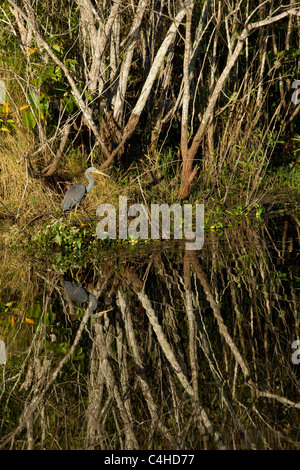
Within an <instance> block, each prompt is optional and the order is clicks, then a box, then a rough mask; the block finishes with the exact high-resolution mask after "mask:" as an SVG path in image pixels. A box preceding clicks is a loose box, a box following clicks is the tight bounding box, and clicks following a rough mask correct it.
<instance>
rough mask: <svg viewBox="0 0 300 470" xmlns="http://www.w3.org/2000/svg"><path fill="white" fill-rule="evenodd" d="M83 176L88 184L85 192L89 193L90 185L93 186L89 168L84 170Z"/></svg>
mask: <svg viewBox="0 0 300 470" xmlns="http://www.w3.org/2000/svg"><path fill="white" fill-rule="evenodd" d="M85 177H86V179H87V180H89V184H88V185H87V186H86V192H87V193H89V192H90V190H91V189H92V187H93V186H94V182H95V181H94V178H93V177H92V175H90V171H89V170H86V172H85Z"/></svg>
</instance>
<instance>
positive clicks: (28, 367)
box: [0, 217, 300, 450]
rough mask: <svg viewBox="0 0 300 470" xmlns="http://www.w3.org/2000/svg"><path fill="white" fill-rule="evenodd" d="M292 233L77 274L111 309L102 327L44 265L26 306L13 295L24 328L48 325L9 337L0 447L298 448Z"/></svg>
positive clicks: (220, 241) (294, 223) (104, 263)
mask: <svg viewBox="0 0 300 470" xmlns="http://www.w3.org/2000/svg"><path fill="white" fill-rule="evenodd" d="M287 220H288V222H287V224H283V225H282V226H283V229H282V231H281V234H280V233H279V232H278V231H277V232H276V237H275V236H274V235H273V230H272V228H273V225H272V223H273V222H272V221H271V222H270V223H269V224H268V225H266V226H264V227H262V228H249V227H247V226H245V227H240V229H239V231H236V232H235V231H231V232H230V233H229V234H228V235H226V234H225V235H224V237H222V238H218V237H216V236H215V235H214V234H211V235H210V237H208V238H207V239H206V240H205V246H204V249H203V250H202V251H201V252H184V251H182V250H181V246H182V245H180V244H176V245H175V246H173V245H172V244H169V245H168V246H167V248H166V249H164V248H163V247H164V245H163V244H160V245H159V248H156V249H154V250H153V251H151V249H150V248H149V249H148V248H147V250H145V249H142V250H141V252H140V253H139V252H137V253H136V254H135V255H132V257H128V256H125V255H115V256H113V255H110V256H108V257H106V258H104V257H103V255H102V256H101V258H99V259H98V260H90V264H89V265H88V266H87V267H86V268H84V267H83V266H78V267H73V269H72V271H74V270H75V271H76V272H77V278H78V277H79V278H80V281H81V285H83V286H85V288H86V289H87V291H88V292H91V293H92V292H93V293H95V292H96V293H97V301H98V304H99V305H100V306H101V308H102V310H105V309H107V310H110V309H111V307H112V306H113V309H112V310H111V311H110V312H108V313H106V314H104V315H103V316H102V317H101V318H99V319H95V318H90V316H89V313H88V311H87V310H84V309H83V308H82V307H78V306H76V307H74V306H73V307H71V306H70V304H69V303H68V302H66V300H65V299H64V296H63V290H62V284H61V272H56V271H55V270H54V269H53V268H51V269H49V268H48V269H45V267H44V266H43V265H41V264H40V265H39V264H38V263H36V264H35V265H34V266H33V267H34V273H33V274H32V282H33V283H35V284H34V286H33V287H32V288H31V291H30V292H28V291H26V292H27V298H26V296H25V294H24V292H25V291H24V290H23V291H22V290H20V289H21V287H20V286H19V291H18V290H17V289H15V291H14V289H13V287H12V285H11V286H10V290H6V291H5V296H6V298H5V301H6V302H7V298H13V297H15V298H16V296H17V294H18V295H19V300H20V302H21V307H20V311H21V314H20V315H21V317H22V309H23V310H24V312H25V310H26V308H28V305H29V304H30V303H32V302H41V304H42V311H41V315H40V316H39V318H37V319H36V320H35V324H34V325H33V326H32V325H31V326H30V328H31V330H28V328H27V327H28V325H25V321H24V316H25V314H24V315H23V317H22V318H23V320H20V321H19V324H18V330H17V332H16V333H15V334H14V335H11V336H10V345H9V346H8V356H7V364H6V365H5V366H1V367H3V368H4V374H3V381H2V384H1V416H2V418H1V447H2V448H15V449H20V448H22V449H23V448H28V449H152V450H153V449H182V450H184V449H190V450H192V449H297V448H299V444H300V431H299V424H298V423H299V409H300V400H299V395H300V394H299V391H300V381H299V371H300V365H295V364H293V363H292V361H291V356H292V353H293V351H292V349H291V345H292V343H293V341H295V339H299V317H298V313H297V309H298V306H299V297H298V295H297V291H298V293H299V277H300V273H299V229H300V227H299V225H300V224H299V223H298V222H299V221H298V219H297V218H295V217H294V218H289V219H287ZM275 222H276V221H275ZM275 222H274V224H275ZM279 235H280V237H279ZM155 246H156V247H157V246H158V245H155ZM30 263H31V264H32V260H31V261H30ZM23 269H27V268H26V266H24V267H23ZM2 274H3V273H2ZM65 274H66V273H65ZM24 289H25V287H24ZM3 295H4V291H2V292H1V299H0V300H1V302H4V299H3ZM30 296H31V299H29V297H30ZM70 309H71V310H72V311H71V310H70ZM71 313H72V315H70V314H71ZM22 321H23V323H22ZM23 327H24V328H25V327H26V328H27V330H26V338H27V343H26V347H24V348H23V350H21V349H20V348H18V349H14V346H13V344H14V341H16V338H17V337H18V334H20V332H21V331H22V328H23ZM1 328H2V326H1ZM2 336H3V334H2ZM29 337H30V341H29V344H28V338H29ZM5 342H6V344H8V342H7V341H5Z"/></svg>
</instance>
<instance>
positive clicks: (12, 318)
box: [10, 315, 15, 327]
mask: <svg viewBox="0 0 300 470" xmlns="http://www.w3.org/2000/svg"><path fill="white" fill-rule="evenodd" d="M10 323H11V326H12V327H14V326H15V317H14V316H13V315H11V317H10Z"/></svg>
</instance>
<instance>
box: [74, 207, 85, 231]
mask: <svg viewBox="0 0 300 470" xmlns="http://www.w3.org/2000/svg"><path fill="white" fill-rule="evenodd" d="M77 208H78V206H76V207H75V212H74V215H75V217H76V218H77V219H78V220H79V222H80V226H81V227H82V226H83V225H84V224H83V223H82V221H81V220H80V218H79V216H78V215H77Z"/></svg>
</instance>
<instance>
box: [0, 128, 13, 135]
mask: <svg viewBox="0 0 300 470" xmlns="http://www.w3.org/2000/svg"><path fill="white" fill-rule="evenodd" d="M0 131H3V132H8V133H9V134H11V132H10V130H9V129H7V127H1V129H0Z"/></svg>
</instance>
